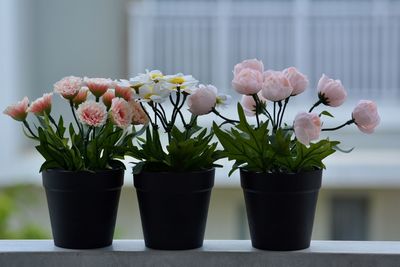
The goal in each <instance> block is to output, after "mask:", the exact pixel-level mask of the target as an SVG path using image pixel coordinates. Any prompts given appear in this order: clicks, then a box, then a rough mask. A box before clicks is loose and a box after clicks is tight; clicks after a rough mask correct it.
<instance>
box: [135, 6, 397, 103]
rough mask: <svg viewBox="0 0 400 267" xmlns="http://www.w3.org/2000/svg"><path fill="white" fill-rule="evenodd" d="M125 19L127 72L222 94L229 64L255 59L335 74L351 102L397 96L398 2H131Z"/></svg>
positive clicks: (226, 86) (315, 76) (228, 77)
mask: <svg viewBox="0 0 400 267" xmlns="http://www.w3.org/2000/svg"><path fill="white" fill-rule="evenodd" d="M129 14H130V16H129V18H130V24H129V35H130V38H129V40H130V42H129V52H130V57H129V58H130V61H129V67H130V75H135V74H136V73H138V72H142V71H143V70H144V69H145V68H156V69H162V70H164V71H165V72H169V73H173V72H178V71H182V70H184V71H185V72H188V73H193V74H194V75H195V76H196V77H197V78H199V79H200V80H201V81H204V82H210V83H214V84H216V85H217V86H218V87H219V88H223V89H226V90H227V89H229V88H230V80H231V78H232V77H231V70H232V67H233V65H234V64H235V63H236V62H239V61H241V60H243V59H245V58H253V57H257V58H260V59H262V60H263V61H264V62H265V65H266V67H267V68H276V69H282V68H285V67H287V66H290V65H295V66H297V67H299V68H301V70H302V71H304V72H305V73H307V74H308V75H309V77H310V80H311V81H316V80H317V79H318V78H319V76H320V75H321V73H322V71H324V72H326V73H327V74H329V75H331V76H333V77H340V78H341V79H342V81H343V83H344V84H345V85H346V87H347V88H348V91H349V94H350V96H352V97H357V98H360V97H361V96H362V97H373V98H375V99H377V98H378V99H387V100H395V102H398V100H399V99H400V89H399V88H400V78H399V73H400V49H399V47H400V1H393V0H350V1H341V0H324V1H322V0H286V1H274V0H269V1H259V0H253V1H245V0H202V1H179V0H136V1H133V2H132V4H131V5H130V7H129ZM314 85H315V84H314Z"/></svg>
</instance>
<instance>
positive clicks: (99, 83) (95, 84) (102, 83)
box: [83, 77, 113, 97]
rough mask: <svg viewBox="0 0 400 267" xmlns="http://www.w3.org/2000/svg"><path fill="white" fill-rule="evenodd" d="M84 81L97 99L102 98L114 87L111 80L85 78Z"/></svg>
mask: <svg viewBox="0 0 400 267" xmlns="http://www.w3.org/2000/svg"><path fill="white" fill-rule="evenodd" d="M83 81H84V82H85V84H86V86H87V87H88V88H89V90H90V92H91V93H92V94H93V95H94V96H95V97H101V96H102V95H104V93H105V92H107V90H108V89H109V88H112V87H113V81H112V80H111V79H105V78H88V77H85V79H84V80H83Z"/></svg>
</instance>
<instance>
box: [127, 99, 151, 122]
mask: <svg viewBox="0 0 400 267" xmlns="http://www.w3.org/2000/svg"><path fill="white" fill-rule="evenodd" d="M129 105H130V106H131V109H132V124H134V125H138V124H146V123H148V122H149V118H148V117H147V115H146V113H145V112H144V110H143V109H142V107H141V106H140V104H139V103H138V102H136V101H135V100H131V101H129Z"/></svg>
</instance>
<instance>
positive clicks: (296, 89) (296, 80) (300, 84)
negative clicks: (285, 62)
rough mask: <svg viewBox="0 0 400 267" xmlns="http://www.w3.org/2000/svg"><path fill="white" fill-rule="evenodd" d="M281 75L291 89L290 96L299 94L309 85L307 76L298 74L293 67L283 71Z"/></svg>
mask: <svg viewBox="0 0 400 267" xmlns="http://www.w3.org/2000/svg"><path fill="white" fill-rule="evenodd" d="M283 74H284V75H285V77H286V78H287V79H288V80H289V83H290V85H291V86H292V88H293V91H292V94H291V95H292V96H295V95H298V94H301V93H303V92H304V90H306V89H307V87H308V84H309V82H308V79H307V76H305V75H304V74H303V73H301V72H299V71H298V70H297V69H296V68H295V67H289V68H287V69H285V70H283Z"/></svg>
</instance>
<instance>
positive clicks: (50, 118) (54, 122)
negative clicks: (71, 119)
mask: <svg viewBox="0 0 400 267" xmlns="http://www.w3.org/2000/svg"><path fill="white" fill-rule="evenodd" d="M48 117H49V120H50V122H51V123H52V124H53V125H54V127H56V130H57V134H58V136H59V137H61V138H63V136H61V133H60V129H59V128H58V125H57V123H56V121H55V120H54V119H53V117H52V116H51V115H50V114H49V115H48Z"/></svg>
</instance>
